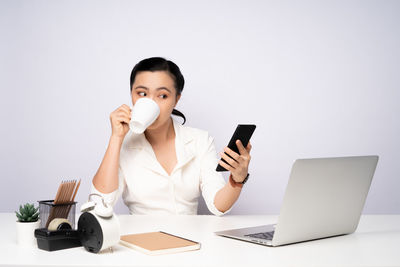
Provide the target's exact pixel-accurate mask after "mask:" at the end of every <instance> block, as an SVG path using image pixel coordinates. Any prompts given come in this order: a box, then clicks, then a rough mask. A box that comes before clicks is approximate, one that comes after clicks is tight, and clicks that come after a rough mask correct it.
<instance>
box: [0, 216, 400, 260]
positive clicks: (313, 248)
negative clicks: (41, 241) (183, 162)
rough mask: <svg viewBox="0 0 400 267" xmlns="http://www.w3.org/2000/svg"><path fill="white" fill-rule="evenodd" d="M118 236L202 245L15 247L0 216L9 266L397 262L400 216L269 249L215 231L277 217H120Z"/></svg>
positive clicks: (9, 222)
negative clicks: (155, 234)
mask: <svg viewBox="0 0 400 267" xmlns="http://www.w3.org/2000/svg"><path fill="white" fill-rule="evenodd" d="M119 218H120V222H121V230H122V234H128V233H141V232H150V231H159V230H162V231H165V232H168V233H171V234H176V235H179V236H183V237H186V238H188V239H192V240H195V241H199V242H200V243H201V244H202V248H201V249H200V250H198V251H191V252H183V253H177V254H168V255H159V256H148V255H146V254H143V253H140V252H138V251H135V250H132V249H129V248H126V247H124V246H121V245H117V246H115V247H114V250H113V253H110V252H107V253H100V254H92V253H89V252H87V251H86V250H85V249H84V248H83V247H79V248H72V249H66V250H59V251H54V252H48V251H43V250H39V249H37V248H31V249H29V248H22V247H19V246H17V244H16V238H15V215H14V214H12V213H2V214H0V219H1V222H2V227H1V229H0V233H1V238H0V255H1V257H0V265H3V266H4V265H13V266H29V265H35V266H44V265H47V266H55V265H57V266H400V215H363V216H362V217H361V220H360V224H359V226H358V229H357V231H356V232H355V233H354V234H351V235H346V236H340V237H334V238H327V239H321V240H316V241H311V242H304V243H298V244H293V245H288V246H282V247H276V248H270V247H265V246H261V245H256V244H252V243H247V242H242V241H237V240H233V239H229V238H223V237H219V236H216V235H215V234H214V233H213V232H215V231H220V230H225V229H231V228H240V227H250V226H258V225H263V224H272V223H275V222H276V220H277V216H266V215H265V216H261V215H251V216H247V215H245V216H244V215H240V216H235V215H226V216H223V217H216V216H208V215H197V216H196V215H194V216H184V215H181V216H165V217H162V216H147V215H146V216H144V215H120V216H119Z"/></svg>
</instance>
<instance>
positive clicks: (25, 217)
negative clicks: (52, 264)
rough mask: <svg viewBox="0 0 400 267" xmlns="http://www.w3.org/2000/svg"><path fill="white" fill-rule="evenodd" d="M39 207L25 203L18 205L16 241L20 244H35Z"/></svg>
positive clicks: (38, 223)
mask: <svg viewBox="0 0 400 267" xmlns="http://www.w3.org/2000/svg"><path fill="white" fill-rule="evenodd" d="M38 210H39V207H37V208H35V207H34V205H33V204H29V203H26V204H25V205H24V206H22V205H20V206H19V212H17V211H16V212H15V214H16V215H17V218H18V220H17V243H18V245H20V246H37V242H36V238H35V229H37V228H39V227H40V219H39V211H38Z"/></svg>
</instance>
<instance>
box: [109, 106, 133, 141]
mask: <svg viewBox="0 0 400 267" xmlns="http://www.w3.org/2000/svg"><path fill="white" fill-rule="evenodd" d="M110 121H111V128H112V134H111V135H112V136H114V137H118V138H121V139H123V138H124V137H125V135H126V134H127V133H128V131H129V122H130V121H131V108H130V107H129V106H127V105H125V104H123V105H122V106H120V107H119V108H117V109H116V110H114V111H113V112H112V113H111V114H110Z"/></svg>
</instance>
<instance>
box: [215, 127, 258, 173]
mask: <svg viewBox="0 0 400 267" xmlns="http://www.w3.org/2000/svg"><path fill="white" fill-rule="evenodd" d="M255 129H256V125H254V124H239V125H238V126H237V127H236V130H235V132H234V133H233V135H232V138H231V140H230V141H229V144H228V147H229V148H230V149H232V150H233V151H235V152H236V153H238V154H239V149H238V147H237V146H236V140H238V139H239V140H240V141H241V142H242V144H243V146H244V147H246V146H247V144H248V143H249V141H250V138H251V136H252V135H253V133H254V130H255ZM225 154H226V153H225ZM227 155H228V154H227ZM228 156H229V155H228ZM229 157H230V156H229ZM221 160H222V161H223V162H225V163H226V161H225V160H224V159H222V158H221ZM216 171H217V172H224V171H227V169H225V168H224V167H222V166H221V165H219V164H218V166H217V169H216Z"/></svg>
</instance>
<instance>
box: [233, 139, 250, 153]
mask: <svg viewBox="0 0 400 267" xmlns="http://www.w3.org/2000/svg"><path fill="white" fill-rule="evenodd" d="M236 146H237V148H238V149H239V153H240V155H242V156H243V155H245V156H247V154H249V152H248V151H247V150H246V149H245V148H244V146H243V144H242V142H241V141H240V140H236Z"/></svg>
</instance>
